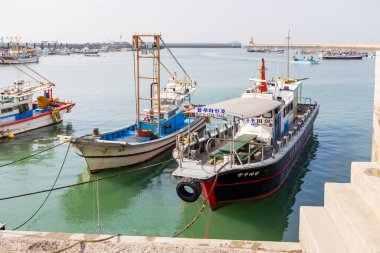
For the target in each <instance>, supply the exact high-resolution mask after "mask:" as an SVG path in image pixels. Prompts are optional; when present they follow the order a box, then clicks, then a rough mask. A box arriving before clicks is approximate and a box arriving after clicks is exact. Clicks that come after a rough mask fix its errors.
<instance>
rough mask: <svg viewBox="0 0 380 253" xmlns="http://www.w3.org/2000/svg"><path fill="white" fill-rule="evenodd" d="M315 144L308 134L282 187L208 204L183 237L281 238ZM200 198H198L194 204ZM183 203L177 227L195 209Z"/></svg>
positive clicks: (312, 137) (314, 154) (179, 226)
mask: <svg viewBox="0 0 380 253" xmlns="http://www.w3.org/2000/svg"><path fill="white" fill-rule="evenodd" d="M318 146H319V142H318V138H317V136H316V135H312V136H311V137H310V139H309V140H308V142H307V143H306V145H305V147H304V149H303V151H302V152H301V154H300V156H299V158H298V160H297V162H296V164H295V165H294V167H293V169H292V172H291V173H290V174H289V177H288V179H287V180H286V182H285V184H284V185H283V187H282V188H281V189H280V190H279V191H278V192H276V193H275V194H273V195H271V196H269V197H268V198H264V199H260V200H254V201H248V202H240V203H234V204H230V205H227V206H224V207H222V208H220V209H218V210H217V211H214V212H213V211H211V210H210V208H209V207H208V208H207V209H206V210H205V211H204V212H203V213H202V217H200V218H199V219H198V221H197V222H196V223H195V224H194V225H193V227H192V228H191V229H189V230H188V231H186V232H185V233H184V234H183V235H182V236H183V237H203V238H221V239H222V238H226V239H227V238H229V239H251V240H252V239H254V240H276V241H279V240H282V238H283V234H284V231H285V230H286V229H287V228H288V226H289V221H288V217H289V215H290V214H291V213H292V206H293V205H294V203H295V200H296V194H297V193H298V192H299V191H300V190H301V185H302V184H303V177H304V176H305V174H306V173H307V172H308V171H309V168H308V167H309V164H310V162H311V161H312V160H315V159H316V152H317V149H318ZM201 202H202V200H198V202H197V204H198V207H199V206H200V205H201ZM189 205H191V204H187V203H186V204H184V212H185V213H184V214H183V217H184V218H183V220H182V222H181V224H179V225H178V227H177V229H178V230H179V229H181V228H182V227H183V226H185V225H186V224H187V222H189V221H190V220H191V219H192V217H194V216H195V213H196V211H197V209H196V210H193V208H189Z"/></svg>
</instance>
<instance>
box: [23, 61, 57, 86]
mask: <svg viewBox="0 0 380 253" xmlns="http://www.w3.org/2000/svg"><path fill="white" fill-rule="evenodd" d="M24 67H27V68H28V69H29V70H30V71H32V72H33V73H35V74H36V75H38V76H40V77H42V78H43V79H45V80H46V81H48V82H49V83H52V82H51V81H50V80H49V79H47V78H46V77H44V76H42V75H41V74H39V73H38V72H37V71H35V70H34V69H32V68H31V67H29V66H28V65H26V64H24Z"/></svg>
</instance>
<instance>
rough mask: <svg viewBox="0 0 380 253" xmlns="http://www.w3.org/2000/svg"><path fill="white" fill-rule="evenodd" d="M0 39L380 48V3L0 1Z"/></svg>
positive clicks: (331, 0)
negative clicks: (158, 39)
mask: <svg viewBox="0 0 380 253" xmlns="http://www.w3.org/2000/svg"><path fill="white" fill-rule="evenodd" d="M0 8H1V29H0V36H4V37H5V36H21V37H22V41H24V42H26V41H42V40H49V41H52V40H58V41H60V42H103V41H118V40H120V35H122V37H123V40H127V41H130V40H131V36H132V35H133V34H134V33H142V32H144V33H148V32H158V33H159V32H161V33H162V35H163V38H164V39H165V41H167V42H229V41H233V40H237V41H240V42H242V43H243V44H246V43H248V39H249V37H250V36H253V38H254V40H255V41H256V42H273V43H276V42H278V43H282V42H283V41H284V38H285V37H286V33H287V30H288V28H290V29H291V37H292V42H293V43H308V42H318V43H323V42H324V43H329V42H342V43H359V42H363V43H380V32H379V29H378V26H379V23H380V0H360V1H359V0H318V1H317V0H261V1H257V0H191V1H189V0H155V1H153V0H134V1H130V0H108V1H106V0H65V1H57V0H17V1H9V0H0Z"/></svg>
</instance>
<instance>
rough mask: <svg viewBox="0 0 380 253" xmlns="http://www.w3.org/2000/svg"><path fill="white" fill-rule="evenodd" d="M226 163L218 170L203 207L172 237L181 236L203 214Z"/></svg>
mask: <svg viewBox="0 0 380 253" xmlns="http://www.w3.org/2000/svg"><path fill="white" fill-rule="evenodd" d="M225 165H226V164H224V165H223V166H221V167H220V168H219V169H218V170H217V171H216V175H215V180H214V183H213V184H212V186H211V189H210V192H209V194H208V196H207V198H206V199H205V200H204V201H203V204H202V206H201V208H199V210H198V213H197V214H196V215H195V216H194V218H193V219H192V220H191V221H190V222H189V223H188V224H187V225H186V226H185V227H184V228H182V229H181V230H180V231H178V232H176V233H175V234H174V235H173V236H172V237H177V236H179V235H180V234H182V233H183V232H185V231H186V230H187V229H189V228H190V227H191V226H192V225H193V224H194V223H195V221H196V220H197V219H198V218H199V217H200V216H201V214H202V212H203V210H204V209H205V207H206V204H207V201H208V199H209V198H210V193H212V191H213V190H214V187H215V184H216V181H217V179H218V175H219V171H220V170H221V169H223V168H224V166H225Z"/></svg>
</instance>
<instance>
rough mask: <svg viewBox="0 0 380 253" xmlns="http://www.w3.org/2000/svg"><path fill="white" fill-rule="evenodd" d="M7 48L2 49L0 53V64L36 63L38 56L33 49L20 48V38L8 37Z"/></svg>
mask: <svg viewBox="0 0 380 253" xmlns="http://www.w3.org/2000/svg"><path fill="white" fill-rule="evenodd" d="M8 39H9V44H10V47H9V48H3V49H1V52H0V64H26V63H38V61H39V56H38V54H37V50H36V49H35V48H28V47H21V46H20V39H21V37H10V38H8Z"/></svg>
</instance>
